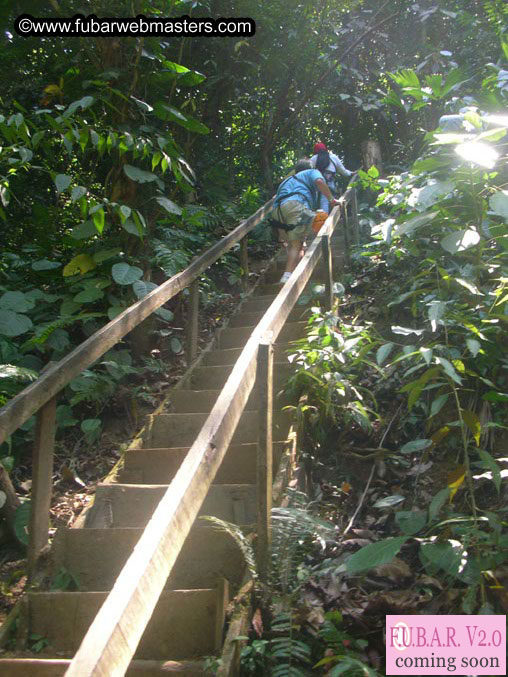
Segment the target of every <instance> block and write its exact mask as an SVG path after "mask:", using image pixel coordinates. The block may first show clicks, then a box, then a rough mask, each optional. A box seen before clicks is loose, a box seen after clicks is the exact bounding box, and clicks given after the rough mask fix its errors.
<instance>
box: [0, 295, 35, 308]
mask: <svg viewBox="0 0 508 677" xmlns="http://www.w3.org/2000/svg"><path fill="white" fill-rule="evenodd" d="M34 306H35V301H34V300H33V299H32V298H30V297H27V296H26V295H25V294H23V292H21V291H6V292H5V294H2V296H0V309H1V310H14V311H15V312H17V313H25V312H26V311H27V310H32V308H33V307H34Z"/></svg>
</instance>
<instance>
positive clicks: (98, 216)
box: [92, 209, 105, 235]
mask: <svg viewBox="0 0 508 677" xmlns="http://www.w3.org/2000/svg"><path fill="white" fill-rule="evenodd" d="M104 220H105V219H104V209H99V210H97V211H96V212H94V214H93V216H92V221H93V225H94V226H95V227H96V228H97V231H98V232H99V234H101V235H102V231H103V230H104Z"/></svg>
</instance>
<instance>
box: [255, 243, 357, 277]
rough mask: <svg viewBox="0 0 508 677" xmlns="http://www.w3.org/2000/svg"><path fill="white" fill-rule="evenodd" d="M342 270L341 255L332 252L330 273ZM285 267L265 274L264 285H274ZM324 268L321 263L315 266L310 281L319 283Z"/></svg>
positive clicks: (342, 258) (323, 274)
mask: <svg viewBox="0 0 508 677" xmlns="http://www.w3.org/2000/svg"><path fill="white" fill-rule="evenodd" d="M343 268H344V257H343V256H342V255H341V254H338V253H337V252H335V251H333V250H332V271H334V272H335V273H339V272H340V271H342V269H343ZM284 270H285V267H284V266H283V265H281V266H277V267H276V268H273V269H271V270H269V271H267V272H266V273H265V284H272V283H276V282H278V281H279V280H280V278H281V275H282V273H283V272H284ZM324 276H325V268H324V265H323V263H322V262H321V261H320V262H319V263H318V264H317V266H316V267H315V268H314V270H313V271H312V275H311V278H310V279H311V280H313V281H314V282H321V281H323V280H324V279H325V278H324Z"/></svg>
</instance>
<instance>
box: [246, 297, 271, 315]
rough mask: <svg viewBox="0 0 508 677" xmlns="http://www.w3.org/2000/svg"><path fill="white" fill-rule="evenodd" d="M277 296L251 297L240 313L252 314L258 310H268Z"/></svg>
mask: <svg viewBox="0 0 508 677" xmlns="http://www.w3.org/2000/svg"><path fill="white" fill-rule="evenodd" d="M275 296H276V295H275V294H272V295H271V296H251V297H249V299H247V300H246V301H244V302H243V303H242V305H241V306H240V312H242V313H243V312H245V313H252V312H256V311H258V310H267V309H268V308H269V307H270V305H271V304H272V303H273V300H274V299H275Z"/></svg>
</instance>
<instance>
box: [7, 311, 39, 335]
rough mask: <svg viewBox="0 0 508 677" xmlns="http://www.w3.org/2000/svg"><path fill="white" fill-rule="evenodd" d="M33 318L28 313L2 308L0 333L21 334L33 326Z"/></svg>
mask: <svg viewBox="0 0 508 677" xmlns="http://www.w3.org/2000/svg"><path fill="white" fill-rule="evenodd" d="M32 326H33V325H32V320H31V319H30V318H29V317H27V316H26V315H21V314H20V313H15V312H14V311H13V310H3V309H0V334H3V335H4V336H11V337H12V336H20V335H21V334H24V333H25V332H27V331H28V330H29V329H31V328H32Z"/></svg>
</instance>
